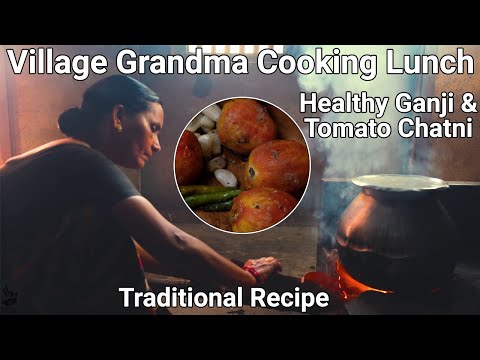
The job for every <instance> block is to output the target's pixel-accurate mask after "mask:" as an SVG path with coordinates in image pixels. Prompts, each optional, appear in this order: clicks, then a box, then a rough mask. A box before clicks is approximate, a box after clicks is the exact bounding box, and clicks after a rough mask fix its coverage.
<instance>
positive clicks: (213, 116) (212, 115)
mask: <svg viewBox="0 0 480 360" xmlns="http://www.w3.org/2000/svg"><path fill="white" fill-rule="evenodd" d="M202 112H203V115H205V116H207V117H208V118H209V119H210V120H212V121H215V122H217V120H218V118H219V117H220V114H221V113H222V109H220V106H218V105H216V104H213V105H210V106H209V107H208V108H206V109H205V110H203V111H202Z"/></svg>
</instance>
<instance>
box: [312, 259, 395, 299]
mask: <svg viewBox="0 0 480 360" xmlns="http://www.w3.org/2000/svg"><path fill="white" fill-rule="evenodd" d="M305 282H311V283H314V284H315V285H317V286H320V287H322V288H324V289H325V290H327V291H328V292H330V293H331V294H332V295H334V296H335V297H336V298H338V299H339V300H341V301H344V302H347V301H349V300H353V299H355V298H357V297H358V296H360V295H361V294H362V293H364V292H365V291H376V292H380V293H383V294H390V293H393V291H389V290H381V289H375V288H373V287H370V286H368V285H365V284H362V283H361V282H359V281H357V280H355V279H354V278H353V277H352V276H350V274H349V273H348V272H347V270H346V269H345V268H344V267H343V265H342V263H341V262H340V261H339V260H336V261H335V273H334V274H332V275H328V274H326V273H323V272H320V271H314V272H309V273H306V274H305V275H304V276H303V277H302V283H305Z"/></svg>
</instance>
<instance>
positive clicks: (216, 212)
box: [174, 97, 311, 233]
mask: <svg viewBox="0 0 480 360" xmlns="http://www.w3.org/2000/svg"><path fill="white" fill-rule="evenodd" d="M310 171H311V161H310V152H309V150H308V146H307V143H306V141H305V138H304V136H303V134H302V132H301V131H300V129H299V127H298V125H297V124H296V123H295V121H294V120H293V119H292V118H291V117H290V116H289V115H288V114H287V113H286V112H285V111H283V110H282V109H280V108H279V107H277V106H276V105H274V104H271V103H269V102H267V101H264V100H261V99H257V98H250V97H238V98H228V99H224V100H221V101H219V102H216V103H214V104H211V105H210V106H208V107H206V108H204V109H202V110H201V111H200V112H199V113H198V114H197V115H196V116H195V117H194V118H193V119H192V120H191V121H190V122H189V123H188V125H187V127H186V128H185V130H184V131H183V132H182V135H181V136H180V139H179V141H178V144H177V148H176V151H175V159H174V174H175V179H176V182H177V185H178V189H179V191H180V194H181V196H182V198H183V200H184V201H185V203H186V205H187V206H188V207H189V208H190V209H191V211H192V212H193V213H194V214H195V215H196V216H197V217H198V218H199V219H201V220H202V221H204V222H205V223H207V224H209V225H210V226H212V227H214V228H216V229H218V230H222V231H226V232H232V233H252V232H258V231H263V230H266V229H268V228H271V227H272V226H275V225H277V224H279V223H280V222H281V221H283V220H284V219H286V218H287V216H288V215H290V214H291V213H292V212H293V211H294V209H295V208H296V207H297V205H298V204H299V202H300V201H301V199H302V197H303V196H304V194H305V190H306V188H307V185H308V182H309V179H310Z"/></svg>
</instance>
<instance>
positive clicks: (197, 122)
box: [186, 114, 203, 133]
mask: <svg viewBox="0 0 480 360" xmlns="http://www.w3.org/2000/svg"><path fill="white" fill-rule="evenodd" d="M202 117H203V115H202V114H199V115H197V116H195V117H194V118H193V120H192V121H190V124H188V125H187V128H186V130H190V131H191V132H193V133H194V132H195V131H197V130H198V129H200V126H201V124H200V120H201V119H202Z"/></svg>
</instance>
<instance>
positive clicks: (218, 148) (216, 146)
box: [208, 132, 222, 155]
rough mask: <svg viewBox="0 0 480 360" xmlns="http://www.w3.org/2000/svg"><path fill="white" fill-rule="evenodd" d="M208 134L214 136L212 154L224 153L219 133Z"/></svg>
mask: <svg viewBox="0 0 480 360" xmlns="http://www.w3.org/2000/svg"><path fill="white" fill-rule="evenodd" d="M208 135H210V137H211V138H212V155H219V154H221V153H222V143H221V142H220V138H219V137H218V134H217V133H214V132H209V133H208Z"/></svg>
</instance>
